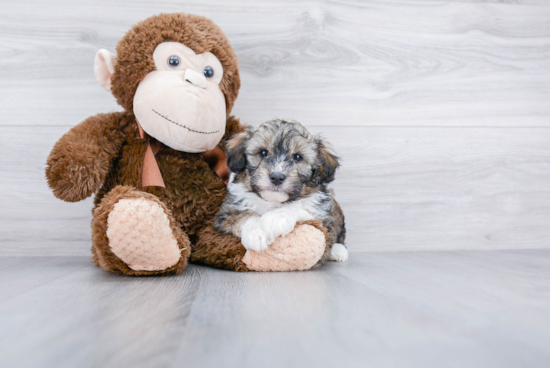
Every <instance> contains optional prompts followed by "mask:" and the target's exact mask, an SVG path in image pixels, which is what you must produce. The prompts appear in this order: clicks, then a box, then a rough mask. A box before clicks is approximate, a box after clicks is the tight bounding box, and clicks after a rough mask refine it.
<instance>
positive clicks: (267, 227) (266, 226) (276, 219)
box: [260, 208, 297, 244]
mask: <svg viewBox="0 0 550 368" xmlns="http://www.w3.org/2000/svg"><path fill="white" fill-rule="evenodd" d="M296 221H297V217H296V214H295V213H293V212H291V211H290V210H287V209H284V208H279V209H276V210H273V211H269V212H267V213H264V214H263V215H262V217H261V218H260V225H261V227H262V229H263V230H264V231H265V233H266V234H267V243H268V244H271V243H273V242H274V241H275V239H277V238H278V237H279V236H285V235H287V234H289V233H290V232H291V231H292V230H294V227H295V226H296Z"/></svg>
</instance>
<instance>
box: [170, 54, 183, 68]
mask: <svg viewBox="0 0 550 368" xmlns="http://www.w3.org/2000/svg"><path fill="white" fill-rule="evenodd" d="M180 62H181V60H180V58H179V56H176V55H172V56H170V57H169V58H168V66H169V67H170V68H177V67H178V66H180Z"/></svg>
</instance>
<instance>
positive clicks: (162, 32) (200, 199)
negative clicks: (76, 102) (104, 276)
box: [46, 13, 326, 275]
mask: <svg viewBox="0 0 550 368" xmlns="http://www.w3.org/2000/svg"><path fill="white" fill-rule="evenodd" d="M116 51H117V55H116V56H115V55H113V54H111V53H110V52H108V51H107V50H100V51H99V52H98V53H97V55H96V58H95V64H94V72H95V75H96V79H97V80H98V82H99V83H100V84H101V86H103V87H104V88H105V89H106V90H108V91H111V93H112V94H113V96H114V97H115V98H116V100H117V102H118V103H119V104H120V105H121V106H122V107H123V109H124V111H122V112H112V113H107V114H98V115H95V116H92V117H89V118H87V119H86V120H84V121H83V122H82V123H80V124H78V125H77V126H75V127H73V128H72V129H71V130H69V132H67V133H66V134H65V135H64V136H63V137H62V138H61V139H60V140H59V141H58V142H57V143H56V144H55V146H54V148H53V149H52V151H51V153H50V156H49V157H48V160H47V167H46V177H47V181H48V184H49V186H50V187H51V189H52V190H53V193H54V195H55V196H56V197H57V198H59V199H62V200H64V201H67V202H76V201H80V200H83V199H85V198H87V197H89V196H91V195H93V194H95V200H94V210H93V220H92V254H93V262H94V263H95V264H96V265H98V266H100V267H101V268H103V269H105V270H107V271H111V272H115V273H119V274H124V275H168V274H177V273H179V272H181V271H182V270H183V269H184V268H185V267H186V265H187V263H188V261H189V259H191V261H192V262H195V263H200V264H204V265H209V266H212V267H218V268H225V269H229V270H235V271H250V270H301V269H307V268H310V267H312V266H313V265H314V264H315V263H317V261H318V260H319V259H320V258H321V256H322V254H323V252H324V251H325V244H324V242H325V233H326V231H325V229H324V228H322V226H321V225H320V222H318V221H309V222H308V223H299V224H298V225H297V226H296V228H295V229H294V231H293V232H291V233H290V234H288V235H286V236H285V237H282V238H279V239H278V240H276V241H275V243H273V244H272V246H271V249H269V250H268V251H269V252H265V253H264V254H261V253H255V254H252V253H250V252H248V253H247V251H246V249H245V248H244V247H243V246H242V245H241V243H240V239H239V238H237V237H234V236H231V235H224V234H219V233H217V232H216V231H215V230H214V229H213V227H212V221H213V218H214V216H215V215H216V212H217V211H218V209H219V207H220V205H221V204H222V202H223V199H224V196H225V183H224V181H227V177H228V172H227V164H226V160H225V154H224V150H225V148H224V142H225V141H226V140H227V139H228V138H229V137H230V136H231V135H232V134H234V133H237V132H240V131H242V130H243V127H242V126H241V125H240V124H239V121H238V120H237V119H236V118H234V117H233V116H231V115H230V112H231V109H232V107H233V104H234V102H235V99H236V98H237V94H238V91H239V87H240V79H239V70H238V67H237V57H236V54H235V51H234V50H233V48H232V47H231V45H230V43H229V41H228V39H227V38H226V36H225V35H224V34H223V32H222V31H221V30H220V28H218V27H217V26H216V25H215V24H214V23H213V22H212V21H210V20H208V19H206V18H204V17H201V16H196V15H189V14H181V13H176V14H160V15H157V16H153V17H150V18H148V19H146V20H144V21H142V22H140V23H138V24H136V25H135V26H134V27H133V28H132V29H131V30H130V31H129V32H128V33H127V34H126V35H125V36H124V37H123V38H122V39H121V40H120V42H119V43H118V45H117V48H116ZM304 239H308V241H307V242H305V241H304ZM293 244H301V245H302V246H305V247H306V248H308V249H314V250H315V251H309V252H302V251H299V252H296V250H292V245H293ZM293 252H294V253H295V254H294V253H293ZM295 256H296V257H295ZM300 257H301V258H300ZM257 265H260V266H257Z"/></svg>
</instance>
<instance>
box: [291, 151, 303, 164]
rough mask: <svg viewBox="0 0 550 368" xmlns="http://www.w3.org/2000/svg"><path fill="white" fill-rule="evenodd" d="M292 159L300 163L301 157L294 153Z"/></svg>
mask: <svg viewBox="0 0 550 368" xmlns="http://www.w3.org/2000/svg"><path fill="white" fill-rule="evenodd" d="M292 159H293V160H294V161H296V162H300V161H302V156H300V155H299V154H297V153H296V154H295V155H294V156H292Z"/></svg>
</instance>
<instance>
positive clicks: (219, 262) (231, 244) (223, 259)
mask: <svg viewBox="0 0 550 368" xmlns="http://www.w3.org/2000/svg"><path fill="white" fill-rule="evenodd" d="M245 253H246V249H245V248H244V247H243V246H242V244H241V239H240V238H238V237H236V236H233V235H228V234H222V233H219V232H218V231H216V230H214V227H213V224H212V223H209V224H208V225H207V226H206V227H205V228H204V229H203V230H201V232H200V233H199V237H198V240H197V242H196V244H194V245H193V249H192V251H191V258H190V261H191V263H197V264H203V265H205V266H210V267H216V268H223V269H226V270H232V271H241V272H246V271H250V270H249V269H248V267H246V265H245V264H244V263H243V257H244V255H245Z"/></svg>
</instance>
